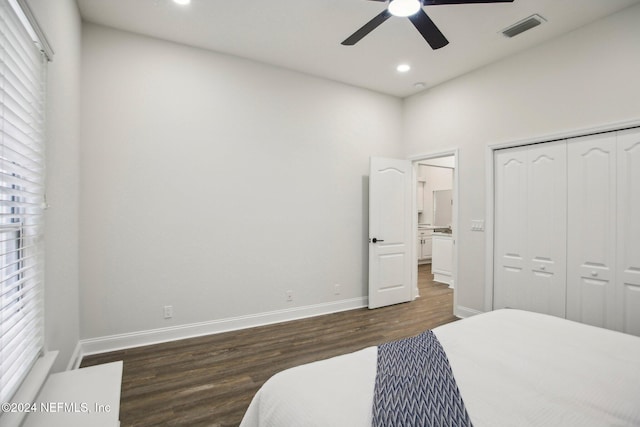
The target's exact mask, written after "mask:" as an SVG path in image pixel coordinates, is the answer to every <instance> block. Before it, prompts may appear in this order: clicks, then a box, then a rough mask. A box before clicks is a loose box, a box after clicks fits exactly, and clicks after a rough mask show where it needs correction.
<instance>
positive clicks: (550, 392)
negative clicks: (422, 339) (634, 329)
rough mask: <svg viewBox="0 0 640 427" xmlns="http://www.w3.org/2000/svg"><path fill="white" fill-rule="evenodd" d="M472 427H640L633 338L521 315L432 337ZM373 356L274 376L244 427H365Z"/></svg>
mask: <svg viewBox="0 0 640 427" xmlns="http://www.w3.org/2000/svg"><path fill="white" fill-rule="evenodd" d="M434 333H435V334H436V336H437V337H438V339H439V340H440V343H441V344H442V346H443V347H444V349H445V351H446V353H447V357H448V358H449V362H450V363H451V368H452V370H453V373H454V376H455V378H456V382H457V383H458V388H459V389H460V392H461V394H462V398H463V399H464V402H465V405H466V408H467V411H468V412H469V415H470V417H471V421H472V422H473V424H474V426H475V427H483V426H487V427H499V426H509V427H511V426H545V427H546V426H581V427H583V426H639V425H640V338H638V337H634V336H631V335H625V334H622V333H618V332H613V331H609V330H605V329H600V328H594V327H591V326H587V325H583V324H579V323H574V322H570V321H567V320H564V319H559V318H556V317H551V316H545V315H540V314H535V313H529V312H525V311H519V310H497V311H493V312H490V313H485V314H481V315H478V316H474V317H471V318H468V319H465V320H461V321H458V322H454V323H450V324H447V325H444V326H440V327H438V328H435V329H434ZM376 358H377V347H369V348H366V349H364V350H360V351H357V352H355V353H350V354H346V355H344V356H338V357H334V358H332V359H327V360H323V361H320V362H315V363H310V364H306V365H302V366H298V367H295V368H292V369H288V370H286V371H283V372H280V373H278V374H276V375H274V376H273V377H272V378H271V379H269V380H268V381H267V382H266V383H265V384H264V386H263V387H262V388H261V389H260V390H259V391H258V392H257V393H256V395H255V397H254V399H253V401H252V402H251V405H250V406H249V408H248V409H247V412H246V414H245V416H244V419H243V420H242V423H241V427H288V426H291V427H294V426H296V427H297V426H306V427H312V426H323V427H325V426H331V427H339V426H344V427H359V426H362V427H370V426H371V408H372V404H373V389H374V381H375V375H376Z"/></svg>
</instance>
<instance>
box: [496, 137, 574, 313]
mask: <svg viewBox="0 0 640 427" xmlns="http://www.w3.org/2000/svg"><path fill="white" fill-rule="evenodd" d="M566 150H567V149H566V142H565V141H561V142H557V143H549V144H541V145H534V146H527V147H518V148H512V149H507V150H500V151H497V152H496V157H495V171H496V176H495V240H494V242H495V243H494V245H495V246H494V247H495V257H494V259H495V260H496V265H495V267H494V308H503V307H511V308H519V309H523V310H528V311H535V312H538V313H546V314H551V315H554V316H559V317H564V316H565V307H566V305H565V298H566V280H565V279H566V274H567V270H566V223H567V202H566V200H567V184H566V182H567V175H566V165H567V152H566Z"/></svg>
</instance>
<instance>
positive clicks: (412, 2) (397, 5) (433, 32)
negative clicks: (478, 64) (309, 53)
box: [342, 0, 513, 49]
mask: <svg viewBox="0 0 640 427" xmlns="http://www.w3.org/2000/svg"><path fill="white" fill-rule="evenodd" d="M369 1H379V2H386V1H387V0H369ZM511 2H513V0H391V1H390V2H389V5H388V6H387V9H385V10H383V11H382V12H381V13H380V14H378V15H377V16H375V17H374V18H373V19H372V20H371V21H369V22H367V23H366V24H364V25H363V26H362V28H360V29H359V30H358V31H356V32H355V33H353V34H352V35H350V36H349V37H348V38H347V39H346V40H345V41H343V42H342V44H343V45H345V46H353V45H354V44H356V43H358V42H359V41H360V40H361V39H362V38H363V37H364V36H366V35H367V34H369V33H370V32H371V31H373V30H375V29H376V28H378V26H379V25H380V24H382V23H383V22H384V21H386V20H387V19H389V18H391V16H401V17H407V18H409V20H410V21H411V23H412V24H413V26H414V27H416V29H417V30H418V31H419V32H420V34H422V37H424V39H425V40H426V41H427V43H429V45H430V46H431V48H432V49H440V48H441V47H444V46H446V45H448V44H449V40H447V38H446V37H445V36H444V34H442V33H441V32H440V30H439V29H438V27H437V26H436V24H434V23H433V21H432V20H431V18H429V16H427V14H426V13H425V12H424V10H422V7H423V6H433V5H439V4H469V3H511Z"/></svg>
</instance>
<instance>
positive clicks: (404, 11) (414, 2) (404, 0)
mask: <svg viewBox="0 0 640 427" xmlns="http://www.w3.org/2000/svg"><path fill="white" fill-rule="evenodd" d="M421 7H422V4H421V3H420V1H419V0H391V3H389V13H391V14H392V15H394V16H403V17H404V16H411V15H414V14H416V13H417V12H418V11H419V10H420V9H421Z"/></svg>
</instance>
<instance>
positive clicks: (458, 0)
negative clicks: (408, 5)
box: [422, 0, 513, 6]
mask: <svg viewBox="0 0 640 427" xmlns="http://www.w3.org/2000/svg"><path fill="white" fill-rule="evenodd" d="M472 3H513V0H422V4H423V5H425V6H434V5H439V4H472Z"/></svg>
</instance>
